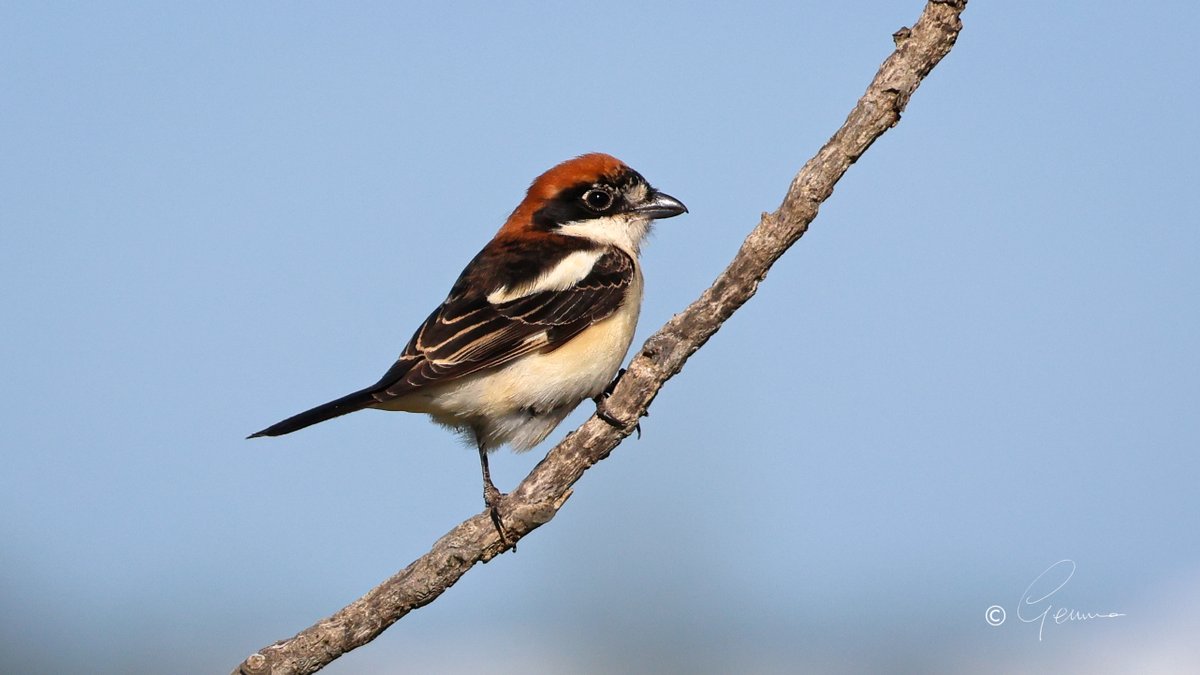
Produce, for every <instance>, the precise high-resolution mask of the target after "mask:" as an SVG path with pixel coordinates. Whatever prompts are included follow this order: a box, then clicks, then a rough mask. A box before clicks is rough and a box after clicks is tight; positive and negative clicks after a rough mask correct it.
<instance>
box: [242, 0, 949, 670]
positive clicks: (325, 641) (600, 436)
mask: <svg viewBox="0 0 1200 675" xmlns="http://www.w3.org/2000/svg"><path fill="white" fill-rule="evenodd" d="M966 5H967V0H929V2H928V4H926V6H925V9H924V11H923V12H922V13H921V17H920V18H919V19H918V20H917V23H916V24H914V25H913V27H912V28H911V29H909V28H901V29H900V30H899V31H897V32H896V34H895V35H893V38H894V40H895V43H896V50H895V51H894V52H893V53H892V55H891V56H889V57H888V58H887V60H886V61H884V62H883V65H882V66H881V67H880V68H879V72H878V73H876V75H875V79H874V80H873V81H872V82H871V84H870V86H869V87H867V91H866V93H865V94H863V97H862V98H861V99H859V101H858V104H857V105H855V106H854V109H853V110H851V111H850V115H849V116H848V117H847V118H846V121H845V123H844V124H842V127H841V128H840V129H838V131H837V133H835V134H834V135H833V137H832V138H830V139H829V141H828V142H826V143H825V145H824V146H823V147H822V148H821V149H820V151H818V152H817V154H816V156H815V157H813V158H812V159H810V160H809V161H808V163H807V164H805V165H804V167H803V168H802V169H801V170H800V173H798V174H796V177H795V178H794V179H793V180H792V184H791V186H790V187H789V188H788V191H787V195H786V196H785V197H784V200H783V203H782V204H781V205H780V207H779V209H778V210H776V211H775V212H773V213H764V214H762V218H761V220H760V221H759V224H758V226H757V227H755V228H754V230H753V231H751V232H750V235H749V236H748V237H746V240H745V241H744V242H743V243H742V247H741V249H740V250H739V251H738V253H737V255H736V256H734V258H733V261H732V262H731V263H730V264H729V267H727V268H726V269H725V271H724V272H722V273H721V274H720V276H718V277H717V279H716V281H714V282H713V285H712V286H711V287H709V288H708V290H706V291H704V293H703V294H702V295H701V296H700V298H699V299H697V300H696V301H695V302H693V303H692V304H691V305H690V306H689V307H688V308H687V309H686V310H684V311H683V312H681V313H680V314H677V315H676V316H675V317H674V318H672V319H671V320H670V321H668V322H667V324H666V325H665V326H663V327H662V329H661V330H659V331H658V332H657V333H655V334H654V335H653V336H651V337H650V339H649V340H647V341H646V343H645V344H644V345H643V346H642V348H641V351H640V352H639V353H638V354H637V356H636V357H634V359H633V361H632V362H631V363H630V365H629V369H628V371H627V372H626V373H625V375H624V376H623V377H622V378H621V380H620V383H619V384H618V385H617V388H616V390H615V391H614V392H613V395H612V397H611V398H609V399H608V400H607V402H606V409H607V412H608V413H609V414H610V415H611V416H613V417H614V418H616V419H621V420H629V421H630V423H629V424H628V425H627V426H626V427H625V428H623V429H618V428H615V427H613V426H612V425H610V424H608V423H606V422H603V421H601V420H599V419H597V418H596V417H594V416H593V417H592V418H591V419H589V420H588V421H587V422H585V423H584V424H583V426H581V427H580V428H579V429H576V430H575V431H574V432H572V433H571V434H570V435H568V436H567V438H566V439H564V440H563V441H562V442H561V443H559V444H558V445H557V446H555V447H554V448H553V449H552V450H551V451H550V452H549V454H547V455H546V458H545V459H543V460H542V461H541V462H540V463H539V464H538V465H537V466H536V467H535V468H534V469H533V471H532V472H531V473H530V474H529V475H528V476H527V477H526V478H525V480H523V481H522V482H521V484H520V485H519V486H517V489H516V490H514V491H513V492H512V493H511V494H509V495H508V496H507V497H505V499H504V501H503V503H502V511H503V514H504V526H505V528H506V530H507V531H508V534H509V537H510V539H511V540H512V542H513V543H514V544H515V543H516V541H518V540H519V539H521V538H522V537H524V536H525V535H527V534H529V533H530V532H532V531H533V530H534V529H536V528H538V527H539V526H541V525H543V524H545V523H547V522H549V521H550V519H551V518H553V517H554V515H555V514H556V513H557V512H558V509H559V508H561V507H562V505H563V504H564V503H565V502H566V501H567V499H568V498H569V497H570V496H571V486H572V485H574V484H575V481H577V480H579V479H580V477H582V476H583V472H584V471H587V469H588V468H590V467H591V466H592V465H593V464H595V463H596V462H599V461H600V460H602V459H604V458H605V457H607V456H608V454H609V453H610V452H612V450H613V448H615V447H616V446H617V444H619V443H620V442H621V441H622V440H624V439H625V437H627V436H628V435H629V434H630V433H631V432H632V431H633V423H634V422H635V421H636V420H638V419H639V418H640V417H641V415H643V414H644V413H645V412H646V410H647V409H648V408H649V407H650V403H651V402H652V401H653V400H654V397H655V396H656V395H657V394H658V391H659V389H661V388H662V386H663V384H664V383H665V382H666V381H667V380H668V379H670V378H671V377H672V376H674V375H675V374H676V373H678V372H679V371H680V370H681V369H682V368H683V364H684V363H685V362H686V361H687V359H688V357H689V356H691V355H692V354H693V353H695V351H696V350H698V349H699V348H700V347H701V346H703V345H704V343H705V342H707V341H708V339H709V338H710V337H712V336H713V334H714V333H716V332H717V330H718V329H719V328H720V327H721V324H723V323H724V322H725V320H726V319H728V318H729V317H730V316H731V315H732V314H733V313H734V312H735V311H736V310H737V309H738V308H739V307H741V306H742V305H743V304H745V302H746V301H747V300H749V299H750V298H751V296H753V295H754V293H755V291H756V290H757V289H758V284H759V282H761V281H762V280H763V279H764V278H765V277H766V275H767V271H768V270H769V269H770V268H771V265H772V264H774V262H775V261H776V260H778V259H779V257H780V256H781V255H783V253H784V252H785V251H786V250H787V249H788V248H789V247H791V245H792V244H794V243H795V242H796V240H798V239H799V238H800V237H801V236H803V235H804V233H805V231H807V230H808V225H809V223H811V222H812V221H813V219H814V218H816V216H817V210H818V208H819V207H820V205H821V203H822V202H824V201H825V200H826V199H827V198H828V197H829V195H831V194H832V193H833V187H834V185H835V184H836V183H837V182H838V180H839V179H841V177H842V176H843V175H844V174H845V173H846V170H847V169H849V168H850V165H851V164H853V163H854V162H855V161H857V160H858V158H859V157H861V156H862V154H863V153H864V152H866V151H867V148H869V147H871V144H872V143H874V142H875V139H877V138H879V137H880V136H882V135H883V133H884V132H885V131H887V130H888V129H890V128H891V127H893V126H895V125H896V124H897V123H899V121H900V113H901V112H902V111H903V110H904V107H905V106H906V105H907V103H908V99H909V97H911V96H912V94H913V92H914V91H916V89H917V86H918V85H919V84H920V83H921V80H922V79H924V78H925V76H926V75H928V74H929V72H930V71H931V70H933V67H934V66H936V65H937V64H938V62H939V61H941V59H942V57H943V56H945V55H946V54H947V53H948V52H949V51H950V49H951V47H953V46H954V42H955V40H956V39H957V38H958V33H959V31H960V30H961V29H962V23H961V21H960V20H959V15H960V14H961V13H962V11H963V10H964V9H966ZM505 550H506V547H505V546H504V545H503V544H502V543H501V542H500V540H499V537H498V536H497V533H496V528H495V527H494V526H493V524H492V521H491V519H490V518H489V517H488V514H487V512H484V513H481V514H479V515H476V516H474V517H472V518H470V519H468V520H466V521H464V522H462V523H461V524H459V525H458V526H457V527H455V528H454V529H452V530H450V532H448V533H447V534H446V535H445V536H443V537H442V538H441V539H439V540H438V541H437V542H436V543H434V545H433V548H432V549H430V551H429V552H428V553H426V554H425V555H423V556H421V557H420V558H418V559H417V560H415V561H413V563H412V564H410V565H409V566H408V567H406V568H404V569H403V570H401V571H400V572H399V573H397V574H396V575H394V576H393V577H391V578H390V579H388V580H387V581H384V582H383V583H382V584H380V585H379V586H377V587H375V588H374V589H372V590H371V591H369V592H368V593H367V594H366V595H364V596H363V597H361V598H359V599H358V600H355V601H354V602H352V603H350V605H348V606H347V607H345V608H344V609H342V610H340V611H338V612H337V613H336V614H334V615H332V616H330V617H329V618H327V619H324V620H323V621H320V622H318V623H317V624H315V625H313V626H310V627H309V628H306V629H305V630H303V631H301V632H300V633H299V634H297V635H296V636H295V637H292V638H289V639H287V640H283V641H280V642H277V643H275V644H273V645H271V646H269V647H265V648H263V649H262V650H260V651H258V652H256V653H254V654H251V655H250V657H249V658H247V659H246V660H245V661H244V662H242V663H241V664H240V665H239V666H238V668H237V669H236V670H235V671H234V672H235V673H241V674H243V675H259V674H261V673H277V674H279V673H312V672H315V671H317V670H320V669H321V668H323V667H325V666H326V665H328V664H329V663H331V662H332V661H333V660H334V659H336V658H338V657H339V656H341V655H342V654H344V653H346V652H348V651H350V650H351V649H354V648H356V647H360V646H362V645H364V644H366V643H368V642H370V641H371V640H373V639H375V637H377V636H378V635H379V634H380V633H382V632H383V631H384V630H386V629H387V627H388V626H390V625H392V624H393V623H395V622H396V621H397V620H399V619H400V618H401V617H403V616H404V615H405V614H408V613H409V612H411V611H412V610H414V609H416V608H418V607H423V606H425V605H427V604H429V603H430V602H433V601H434V600H436V599H437V597H438V596H439V595H441V594H442V593H443V592H444V591H445V590H446V589H447V588H449V587H450V586H452V585H453V584H454V583H455V582H456V581H458V579H459V578H460V577H462V575H463V574H465V573H466V572H467V570H469V569H471V567H473V566H474V565H475V564H476V563H480V562H487V561H489V560H491V559H492V558H494V557H496V556H497V555H499V554H501V553H503V552H504V551H505Z"/></svg>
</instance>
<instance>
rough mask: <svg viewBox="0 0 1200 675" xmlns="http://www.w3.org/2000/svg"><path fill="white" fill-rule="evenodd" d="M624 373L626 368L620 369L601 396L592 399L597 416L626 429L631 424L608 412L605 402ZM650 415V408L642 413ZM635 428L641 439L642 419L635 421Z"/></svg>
mask: <svg viewBox="0 0 1200 675" xmlns="http://www.w3.org/2000/svg"><path fill="white" fill-rule="evenodd" d="M624 374H625V369H624V368H622V369H620V370H618V371H617V376H616V377H614V378H613V381H612V382H609V383H608V386H607V387H605V388H604V391H602V392H600V395H599V396H597V397H596V398H594V399H592V400H593V401H595V402H596V417H599V418H600V419H602V420H604V421H605V422H608V423H609V424H610V425H612V426H614V427H616V428H618V429H624V428H626V427H627V426H629V425H628V424H625V423H624V422H622V421H621V420H619V419H617V418H615V417H613V416H612V415H610V414H609V413H608V410H606V409H605V407H604V402H605V401H607V400H608V397H609V396H612V393H613V390H615V389H616V388H617V383H618V382H620V381H621V376H622V375H624ZM649 416H650V411H649V410H647V411H646V413H645V414H644V415H642V417H649ZM633 430H634V431H636V432H637V437H638V439H641V437H642V422H641V420H638V421H637V422H636V423H634V425H633Z"/></svg>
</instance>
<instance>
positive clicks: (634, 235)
mask: <svg viewBox="0 0 1200 675" xmlns="http://www.w3.org/2000/svg"><path fill="white" fill-rule="evenodd" d="M652 222H654V221H653V219H651V218H646V217H644V216H637V215H634V214H629V213H623V214H621V215H618V216H608V217H606V218H591V219H589V220H577V221H574V222H570V223H563V224H562V225H561V226H559V228H558V232H560V233H561V234H565V235H569V236H572V237H583V238H584V239H590V240H592V241H594V242H596V243H598V244H610V245H612V246H616V247H617V248H619V249H621V250H623V251H625V252H626V253H628V254H629V255H631V256H633V257H634V258H637V257H638V253H640V252H641V249H642V240H643V239H645V238H646V233H647V232H649V231H650V223H652Z"/></svg>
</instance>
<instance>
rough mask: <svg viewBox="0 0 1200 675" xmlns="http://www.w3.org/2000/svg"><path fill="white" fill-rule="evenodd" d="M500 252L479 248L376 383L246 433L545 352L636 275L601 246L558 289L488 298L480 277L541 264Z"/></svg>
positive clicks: (608, 308) (529, 273) (526, 276)
mask: <svg viewBox="0 0 1200 675" xmlns="http://www.w3.org/2000/svg"><path fill="white" fill-rule="evenodd" d="M564 238H565V239H570V238H566V237H564ZM577 241H578V240H577ZM577 250H580V248H579V246H578V245H577V244H575V242H568V243H567V245H566V246H564V247H561V250H560V251H559V253H560V256H562V257H565V255H567V254H569V253H571V252H574V251H577ZM500 251H501V253H502V254H498V255H495V256H490V255H489V251H488V250H487V249H485V250H484V251H483V252H481V254H480V255H479V256H477V257H476V259H475V260H473V261H472V262H471V264H470V265H467V269H466V270H464V271H463V273H462V275H461V276H460V277H459V279H458V282H457V283H456V284H455V285H454V288H453V289H452V290H451V291H450V296H449V297H448V298H446V301H445V302H443V303H442V306H441V307H438V308H437V310H436V311H434V313H433V314H431V315H429V318H428V319H426V320H425V323H423V324H422V325H421V327H420V328H419V329H417V332H416V334H415V335H413V337H412V340H410V341H409V343H408V346H407V347H405V349H404V352H403V353H402V354H401V355H400V358H399V359H398V360H397V361H396V363H395V364H394V365H393V366H392V367H391V368H390V369H389V370H388V371H387V373H385V374H384V376H383V377H382V378H380V379H379V381H378V382H376V383H375V384H373V385H371V386H370V387H367V388H366V389H360V390H358V391H356V392H354V393H352V394H347V395H346V396H343V397H341V398H339V399H337V400H335V401H330V402H329V403H325V404H323V405H319V406H317V407H315V408H313V409H311V410H306V411H304V412H302V413H300V414H298V415H293V416H291V417H289V418H287V419H285V420H283V421H282V422H278V423H276V424H273V425H271V426H269V427H267V428H266V429H263V430H262V431H259V432H257V433H254V434H251V435H250V436H249V438H255V437H258V436H282V435H283V434H290V433H292V432H293V431H298V430H300V429H303V428H305V427H308V426H312V425H313V424H317V423H318V422H324V421H325V420H329V419H333V418H334V417H340V416H342V415H345V414H347V413H352V412H354V411H356V410H362V409H363V408H367V407H370V406H371V405H374V404H376V403H380V402H383V401H387V400H390V399H393V398H398V397H400V396H404V395H405V394H409V393H411V392H413V391H416V390H418V389H420V388H422V387H425V386H428V385H431V384H438V383H441V382H447V381H450V380H454V379H456V378H459V377H463V376H465V375H470V374H471V373H475V372H479V371H481V370H485V369H487V368H494V367H496V366H500V365H503V364H505V363H508V362H510V361H512V360H513V359H516V358H517V357H520V356H522V355H525V354H529V353H531V352H536V351H553V350H554V349H557V348H559V347H561V346H562V345H563V344H565V343H566V342H567V341H568V340H570V339H571V338H573V337H575V336H576V335H578V334H580V333H582V332H583V331H584V330H585V329H587V328H588V327H589V326H592V325H593V324H596V323H598V322H600V321H602V320H604V319H606V318H608V317H609V316H611V315H612V314H613V312H615V311H617V308H618V307H620V306H621V303H622V302H624V300H625V295H626V293H627V292H628V291H629V288H630V286H632V285H633V283H634V279H635V277H636V275H637V270H636V268H635V267H634V261H633V258H631V257H629V255H628V254H626V253H625V252H623V251H620V250H618V249H615V248H614V249H609V250H608V251H606V252H605V253H603V254H601V255H600V257H599V258H597V260H596V262H595V264H594V265H593V266H592V269H591V271H590V272H589V273H588V274H587V276H585V277H584V278H583V279H581V280H580V281H579V282H578V283H576V284H575V285H574V286H572V287H570V288H568V289H566V290H560V291H544V292H539V293H532V294H530V295H526V296H522V297H519V298H516V299H514V300H511V301H509V302H503V303H497V304H493V303H491V302H489V301H488V299H487V294H488V293H489V292H490V291H492V290H495V289H494V288H489V287H488V286H487V285H485V284H483V283H481V281H482V280H483V279H488V278H490V279H493V280H494V279H496V278H500V279H505V280H507V282H508V284H509V287H510V288H516V287H519V286H520V285H521V283H523V282H528V281H531V280H532V279H534V278H536V276H537V271H538V270H541V269H544V262H543V263H542V264H541V265H539V264H537V260H536V259H534V258H533V256H535V255H538V250H537V249H526V248H525V247H524V246H521V245H517V246H515V247H514V246H510V247H507V248H506V249H500ZM494 252H495V251H492V253H494ZM541 255H543V256H544V249H543V250H542V252H541ZM492 257H495V258H498V259H500V260H499V261H498V260H495V259H492ZM560 260H561V257H560Z"/></svg>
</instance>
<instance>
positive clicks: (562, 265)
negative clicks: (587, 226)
mask: <svg viewBox="0 0 1200 675" xmlns="http://www.w3.org/2000/svg"><path fill="white" fill-rule="evenodd" d="M602 255H604V251H599V250H594V251H575V252H574V253H570V254H568V255H567V256H566V257H565V258H563V259H562V260H560V261H559V262H558V264H557V265H555V266H554V267H551V268H550V269H548V270H546V271H545V272H544V273H543V274H542V275H541V276H539V277H538V278H536V279H534V280H533V281H531V282H529V283H527V284H521V285H520V286H517V287H516V288H509V287H507V286H501V287H500V288H497V289H496V290H494V291H492V292H491V293H488V296H487V301H488V302H490V303H492V304H493V305H499V304H502V303H505V302H512V301H513V300H516V299H518V298H523V297H525V296H527V295H533V294H534V293H541V292H543V291H565V290H567V289H568V288H570V287H572V286H574V285H575V284H577V283H579V282H580V281H581V280H582V279H583V278H584V277H586V276H587V275H588V274H590V273H591V271H592V268H593V267H595V266H596V261H597V260H599V259H600V256H602Z"/></svg>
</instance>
